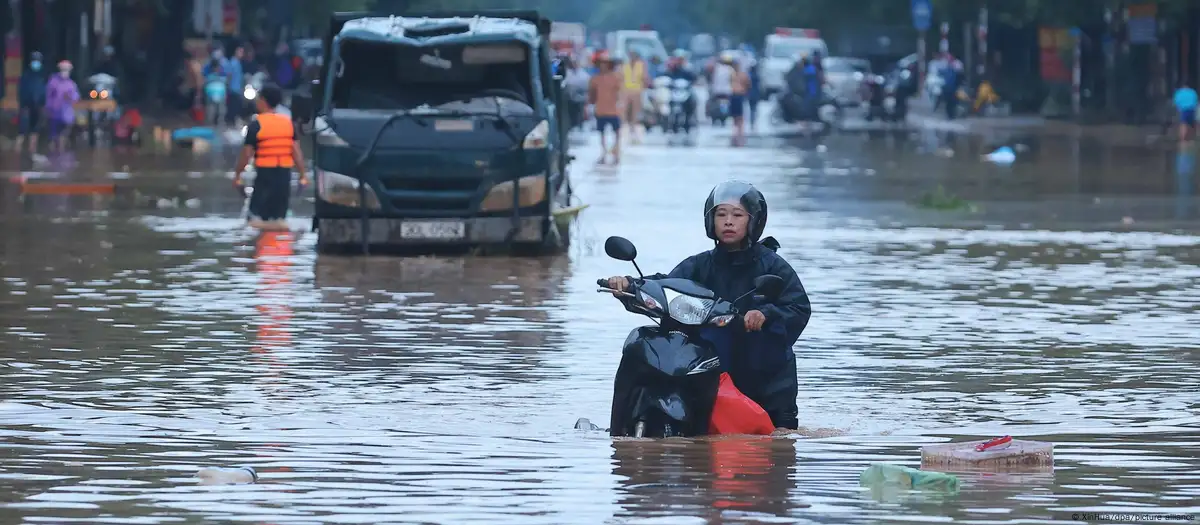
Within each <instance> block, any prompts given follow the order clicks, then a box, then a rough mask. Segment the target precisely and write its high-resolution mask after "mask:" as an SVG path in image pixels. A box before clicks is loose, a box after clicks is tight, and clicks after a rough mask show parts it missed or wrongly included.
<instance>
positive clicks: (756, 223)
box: [608, 181, 812, 429]
mask: <svg viewBox="0 0 1200 525" xmlns="http://www.w3.org/2000/svg"><path fill="white" fill-rule="evenodd" d="M766 225H767V201H766V198H765V197H763V194H762V193H761V192H759V191H758V189H756V188H755V187H754V186H753V185H751V184H750V183H748V182H742V181H728V182H724V183H721V184H719V185H717V187H715V188H713V190H712V192H711V193H709V195H708V200H707V201H706V202H705V204H704V229H705V232H706V233H707V234H708V237H709V238H710V239H713V240H714V241H715V242H716V247H714V248H713V249H712V250H709V251H706V252H701V253H698V254H696V255H693V256H691V257H688V258H687V259H684V260H683V262H681V263H679V265H678V266H676V267H675V269H674V270H671V273H669V274H666V275H664V274H655V275H650V276H647V277H646V278H647V279H662V278H666V277H674V278H682V279H691V280H693V281H695V282H697V283H700V284H701V285H703V286H704V287H706V288H708V289H710V290H712V291H713V293H715V294H716V295H717V296H718V297H721V298H723V299H726V300H729V301H732V300H735V299H737V298H738V297H742V295H743V294H746V293H747V292H750V291H751V290H753V289H754V279H756V278H758V277H760V276H763V275H768V274H769V275H776V276H779V277H780V278H782V279H783V281H784V288H783V292H782V293H780V294H779V296H778V297H777V298H776V299H774V300H772V301H766V300H765V299H763V298H760V297H755V296H754V295H753V294H750V295H747V296H746V297H742V299H741V300H739V301H738V302H737V303H735V306H736V307H737V308H738V311H740V312H744V314H743V315H742V318H741V319H742V322H741V323H740V325H735V324H731V325H730V326H729V327H725V328H714V329H713V330H711V331H706V333H705V335H704V337H705V338H706V339H708V340H709V341H710V342H712V343H713V344H714V346H716V348H717V354H718V355H719V356H720V358H721V364H722V366H723V367H724V371H726V372H728V373H729V375H730V377H731V378H732V379H733V382H734V385H735V386H737V388H738V390H740V391H741V392H742V393H743V394H745V395H746V396H747V397H749V398H750V399H752V400H754V402H756V403H758V404H759V406H761V407H762V408H763V409H764V410H766V412H767V415H769V416H770V417H771V422H772V423H773V424H774V425H775V426H776V427H777V428H783V429H796V428H798V427H799V421H798V412H799V410H798V409H797V406H796V396H797V390H798V386H797V383H798V379H797V376H796V355H795V353H794V352H793V351H792V345H794V344H795V343H796V341H797V340H798V339H799V338H800V334H801V333H803V332H804V328H805V327H806V326H808V319H809V316H811V315H812V306H811V305H810V303H809V300H808V294H807V292H805V291H804V285H803V284H802V283H801V282H800V278H799V277H798V276H797V275H796V271H795V270H793V269H792V267H791V265H789V264H788V263H787V261H785V260H783V258H782V257H780V256H779V255H778V254H776V253H775V251H776V250H777V249H778V248H779V243H778V242H776V241H775V239H774V238H773V237H767V238H766V239H762V238H761V236H762V233H763V229H764V228H765V227H766ZM633 281H634V279H633V278H632V277H629V276H615V277H610V278H609V279H608V286H609V288H612V289H613V290H619V291H625V290H626V289H628V288H629V283H630V282H633Z"/></svg>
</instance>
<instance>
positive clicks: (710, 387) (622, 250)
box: [596, 237, 783, 437]
mask: <svg viewBox="0 0 1200 525" xmlns="http://www.w3.org/2000/svg"><path fill="white" fill-rule="evenodd" d="M604 252H605V253H607V254H608V256H609V257H612V258H613V259H617V260H621V261H629V262H632V263H633V265H634V268H635V269H637V271H638V275H639V276H641V278H640V279H636V280H635V281H634V282H633V283H630V287H629V289H628V290H626V291H616V290H612V289H610V288H608V281H607V280H606V279H599V280H597V281H596V283H597V284H598V285H600V289H599V290H598V291H600V292H607V293H614V294H616V295H617V296H618V297H619V298H620V300H621V302H622V304H624V305H625V309H626V310H629V311H630V312H633V313H637V314H641V315H645V316H646V317H649V318H651V319H652V320H654V321H655V322H656V323H658V326H643V327H640V328H635V329H634V330H633V332H631V333H630V334H629V337H627V338H626V339H625V346H624V348H623V350H622V354H621V363H620V365H619V366H618V367H617V374H616V380H615V382H614V385H613V404H612V419H611V420H610V422H609V434H610V435H612V436H632V437H672V436H700V435H705V434H707V433H708V430H709V422H710V419H711V417H712V412H713V403H714V402H715V401H716V398H717V392H718V388H719V386H720V385H719V383H720V377H721V366H720V358H719V357H717V351H716V349H715V348H714V347H713V345H712V344H711V343H708V342H707V341H705V340H703V339H702V338H701V337H700V330H701V329H702V328H705V327H715V328H721V327H725V326H727V325H729V324H730V323H731V322H733V321H734V320H735V319H736V318H737V317H739V316H740V315H741V312H738V310H737V308H736V307H734V303H736V302H737V300H739V299H741V298H740V297H739V298H738V299H735V300H734V301H733V302H730V301H726V300H724V299H721V298H718V297H716V295H715V294H713V292H712V291H711V290H708V289H706V288H704V287H703V286H700V285H699V284H697V283H696V282H694V281H691V280H688V279H675V278H666V279H646V278H645V276H644V275H642V272H641V269H640V268H638V266H637V262H636V261H635V259H636V258H637V248H635V247H634V245H633V243H632V242H629V240H628V239H625V238H623V237H609V238H608V240H606V241H605V243H604ZM754 286H755V290H754V291H752V292H750V293H754V294H758V295H763V296H765V297H767V298H771V299H773V298H775V297H777V296H778V295H779V294H780V293H781V292H782V291H783V279H782V278H780V277H778V276H775V275H764V276H761V277H759V278H757V279H755V281H754Z"/></svg>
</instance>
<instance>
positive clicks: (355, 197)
mask: <svg viewBox="0 0 1200 525" xmlns="http://www.w3.org/2000/svg"><path fill="white" fill-rule="evenodd" d="M316 172H317V197H320V199H321V200H323V201H325V202H328V203H330V204H337V205H339V206H346V207H350V208H360V207H362V206H361V204H360V203H359V187H358V186H359V184H361V182H359V180H358V179H356V178H354V177H350V176H346V175H342V174H341V173H334V172H332V171H325V170H320V169H318V170H316ZM365 193H366V197H367V209H368V210H372V211H378V210H380V209H382V206H380V205H379V196H378V195H376V194H375V190H374V189H372V188H371V186H370V185H367V187H366V192H365Z"/></svg>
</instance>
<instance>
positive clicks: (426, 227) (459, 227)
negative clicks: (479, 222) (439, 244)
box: [400, 221, 467, 240]
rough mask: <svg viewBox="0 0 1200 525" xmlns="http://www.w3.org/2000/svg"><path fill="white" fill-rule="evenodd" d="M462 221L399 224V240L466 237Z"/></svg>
mask: <svg viewBox="0 0 1200 525" xmlns="http://www.w3.org/2000/svg"><path fill="white" fill-rule="evenodd" d="M466 229H467V228H466V225H465V224H463V222H462V221H418V222H402V223H400V238H401V239H436V240H454V239H462V238H463V237H466V235H467V232H466Z"/></svg>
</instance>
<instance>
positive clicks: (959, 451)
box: [921, 436, 1054, 467]
mask: <svg viewBox="0 0 1200 525" xmlns="http://www.w3.org/2000/svg"><path fill="white" fill-rule="evenodd" d="M1006 437H1007V436H1006ZM1003 439H1004V438H998V439H994V440H985V441H967V442H960V443H944V444H941V445H930V446H927V447H924V448H922V449H921V466H922V467H925V466H934V465H950V466H955V465H959V466H962V465H969V466H972V467H1012V466H1053V465H1054V444H1053V443H1047V442H1044V441H1025V440H1020V439H1011V438H1009V439H1008V441H1003ZM985 445H989V446H987V448H981V447H984V446H985ZM990 445H994V446H990Z"/></svg>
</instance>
